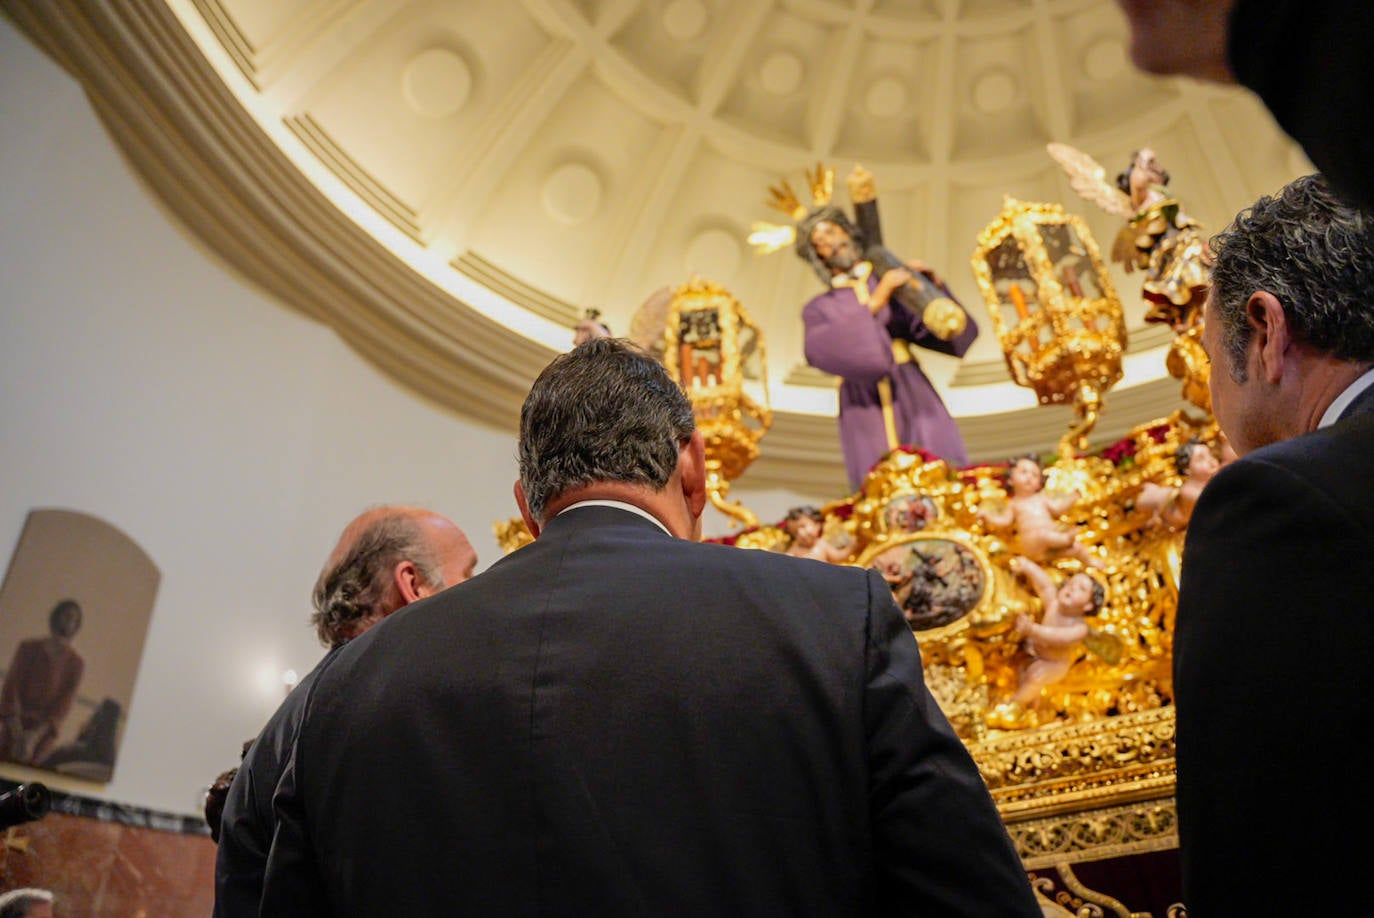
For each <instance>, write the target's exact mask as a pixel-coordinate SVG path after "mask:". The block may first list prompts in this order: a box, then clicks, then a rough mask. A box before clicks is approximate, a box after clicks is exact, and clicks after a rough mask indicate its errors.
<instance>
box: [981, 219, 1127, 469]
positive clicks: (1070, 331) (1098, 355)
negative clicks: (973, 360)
mask: <svg viewBox="0 0 1374 918" xmlns="http://www.w3.org/2000/svg"><path fill="white" fill-rule="evenodd" d="M972 261H973V273H974V276H975V277H976V278H977V281H978V287H979V289H981V290H982V292H983V298H984V300H986V302H987V304H988V311H989V312H991V313H992V322H993V326H994V328H995V329H996V331H997V338H998V341H999V342H1000V343H1001V345H1002V352H1003V353H1004V354H1005V355H1006V358H1007V366H1008V368H1010V370H1011V376H1012V379H1013V380H1015V381H1016V383H1017V384H1018V385H1021V386H1027V387H1029V388H1031V389H1033V390H1034V391H1035V395H1036V398H1037V399H1038V400H1039V402H1040V404H1042V405H1058V404H1063V403H1065V402H1072V404H1073V407H1074V413H1075V415H1076V416H1077V420H1076V421H1075V423H1074V424H1073V425H1071V426H1070V428H1069V432H1068V433H1066V434H1065V435H1064V437H1063V438H1062V439H1061V440H1060V443H1059V450H1060V455H1061V456H1064V457H1065V458H1069V457H1073V456H1075V455H1078V454H1079V453H1081V452H1082V451H1084V450H1086V449H1087V446H1088V440H1087V436H1088V433H1089V432H1090V431H1091V430H1092V429H1093V427H1094V425H1095V424H1096V423H1097V417H1098V414H1099V412H1100V411H1101V407H1102V395H1103V393H1105V392H1106V391H1107V390H1108V389H1110V388H1111V387H1112V386H1113V385H1115V384H1116V382H1117V381H1118V380H1120V379H1121V354H1122V352H1123V351H1124V350H1125V347H1126V322H1125V318H1124V316H1123V314H1122V310H1121V301H1120V300H1119V299H1117V296H1116V291H1115V290H1114V289H1113V288H1112V282H1111V278H1110V277H1109V276H1108V274H1107V269H1106V267H1105V266H1104V265H1103V263H1102V256H1101V254H1100V253H1099V252H1098V248H1097V243H1096V242H1094V241H1093V238H1092V236H1091V235H1090V234H1089V232H1088V227H1087V224H1085V223H1084V222H1083V220H1082V219H1080V218H1079V217H1075V216H1073V215H1071V214H1067V213H1065V212H1064V210H1063V208H1061V207H1059V206H1058V205H1057V204H1035V203H1026V202H1022V201H1016V200H1013V199H1012V198H1006V199H1005V201H1004V203H1003V205H1002V213H1001V214H1000V215H999V216H998V217H997V219H996V220H994V221H993V222H992V223H990V224H989V225H988V226H987V227H986V228H985V229H984V230H983V231H982V232H981V233H979V234H978V246H977V248H976V249H975V250H974V254H973V260H972Z"/></svg>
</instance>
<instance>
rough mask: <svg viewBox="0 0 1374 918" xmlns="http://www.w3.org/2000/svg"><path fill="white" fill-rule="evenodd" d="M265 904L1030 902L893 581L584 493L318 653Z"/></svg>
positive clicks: (838, 910)
mask: <svg viewBox="0 0 1374 918" xmlns="http://www.w3.org/2000/svg"><path fill="white" fill-rule="evenodd" d="M276 804H277V815H278V819H279V826H278V830H277V835H276V838H275V840H274V843H273V848H272V852H271V856H270V860H269V865H268V874H267V884H266V891H265V896H264V912H263V914H267V915H292V916H300V915H323V914H335V915H383V914H396V915H400V914H405V915H455V914H473V915H502V916H519V915H645V916H662V915H710V916H720V915H769V916H772V915H856V914H865V913H872V914H884V915H906V914H910V915H977V916H990V915H1027V916H1032V915H1034V916H1038V915H1039V914H1040V911H1039V909H1038V908H1037V906H1036V904H1035V900H1034V896H1033V894H1032V892H1031V891H1030V887H1029V884H1028V882H1027V879H1026V875H1025V873H1024V872H1023V870H1022V867H1021V864H1020V862H1019V860H1018V858H1017V857H1016V854H1015V852H1014V850H1013V848H1012V846H1011V844H1010V841H1009V839H1008V836H1007V834H1006V831H1005V829H1004V827H1003V825H1002V823H1001V821H1000V819H999V817H998V814H997V811H996V809H995V807H994V806H993V804H992V801H991V798H990V796H989V794H988V792H987V790H986V788H985V786H984V785H983V783H982V780H981V778H980V777H979V774H978V772H977V770H976V767H975V765H974V763H973V761H972V759H971V758H970V756H969V754H968V752H967V751H966V750H965V748H964V746H963V745H962V744H961V742H960V741H959V740H958V739H957V738H956V737H955V736H954V734H953V732H952V730H951V729H950V727H949V724H948V722H947V721H946V720H945V718H944V716H943V715H942V714H941V713H940V711H939V709H938V708H937V707H936V705H935V703H934V701H933V700H932V698H931V696H930V694H929V693H928V691H927V690H926V688H925V686H924V684H923V682H922V674H921V664H920V658H919V655H918V652H917V646H916V642H915V640H914V639H913V637H912V634H911V632H910V630H909V629H908V628H907V626H906V624H905V623H904V621H903V620H902V616H901V614H900V613H899V612H898V610H897V608H896V606H895V604H894V603H893V601H892V598H891V595H890V593H889V592H888V589H887V587H886V585H885V584H884V583H883V581H882V580H881V578H879V577H878V576H877V575H876V574H872V573H869V572H865V571H861V570H857V569H854V568H849V567H838V566H833V565H827V564H823V563H820V562H813V561H802V560H799V559H795V558H788V557H785V556H781V555H777V554H773V553H768V552H762V551H751V550H746V549H738V548H728V547H724V546H719V545H704V544H696V543H692V542H687V541H683V540H679V539H674V538H672V537H670V536H668V535H667V534H665V533H664V532H663V531H662V530H660V529H659V528H658V527H657V526H655V525H654V524H653V523H651V522H649V521H648V520H646V519H644V518H642V517H639V516H637V515H635V514H632V513H629V512H627V511H625V510H621V509H616V508H608V507H582V508H575V509H570V510H567V511H565V512H564V513H563V514H561V515H560V516H558V517H556V518H555V519H554V520H552V521H551V522H550V524H549V525H548V526H547V527H546V528H545V529H544V531H543V532H542V533H541V535H540V537H539V539H538V540H537V541H536V542H534V543H533V544H532V545H529V546H527V547H524V548H521V549H520V550H519V551H517V552H515V553H513V554H511V555H509V556H507V557H505V558H503V559H501V560H500V561H499V562H497V563H496V564H495V565H493V566H492V567H491V569H490V570H488V571H486V572H485V573H483V574H481V575H480V576H478V577H476V578H474V579H472V580H470V581H468V582H466V583H463V584H460V585H458V586H456V587H453V588H452V589H449V590H446V591H444V592H443V593H441V594H439V595H438V596H435V597H432V598H430V599H427V600H423V601H421V602H418V603H415V604H413V605H411V606H408V607H406V608H405V609H403V610H401V611H400V612H398V613H396V614H395V615H393V616H391V617H390V618H389V619H387V620H386V621H385V622H383V623H382V624H380V625H378V626H376V627H375V628H373V629H372V630H370V631H369V632H367V633H366V634H365V635H363V636H361V637H359V638H358V639H356V640H354V641H353V642H352V643H351V644H349V645H348V646H347V647H345V648H344V649H343V650H341V651H340V652H339V653H338V654H336V655H335V656H334V658H333V659H332V660H331V662H330V665H328V666H327V667H326V668H325V669H324V670H323V671H322V672H321V674H320V676H319V678H318V680H317V681H316V684H315V687H314V691H313V693H312V694H311V696H310V698H309V700H308V702H307V710H306V715H305V720H304V722H303V724H302V727H301V730H300V733H299V736H298V739H297V743H296V747H295V750H294V754H293V758H292V760H291V762H290V763H289V764H288V766H287V770H286V774H285V775H284V777H283V780H282V783H281V785H280V786H279V788H278V794H277V799H276Z"/></svg>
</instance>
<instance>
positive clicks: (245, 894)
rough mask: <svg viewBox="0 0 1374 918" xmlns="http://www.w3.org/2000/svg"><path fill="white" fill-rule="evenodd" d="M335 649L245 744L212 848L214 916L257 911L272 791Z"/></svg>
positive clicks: (271, 826)
mask: <svg viewBox="0 0 1374 918" xmlns="http://www.w3.org/2000/svg"><path fill="white" fill-rule="evenodd" d="M337 650H338V649H337V648H335V649H333V650H330V651H329V654H328V655H326V656H325V657H324V659H322V660H320V662H319V663H318V664H317V665H316V666H315V668H314V669H312V670H311V671H310V672H309V673H307V674H306V676H305V678H304V679H302V680H301V681H300V682H299V683H298V684H297V685H296V687H295V688H294V689H292V690H291V694H289V695H287V696H286V700H285V701H283V702H282V704H281V707H279V708H277V710H276V713H274V714H273V715H272V717H271V718H270V719H269V720H268V721H267V724H266V725H265V726H264V727H263V728H262V731H261V732H260V733H259V734H258V736H257V739H255V740H254V741H253V745H252V746H250V747H249V749H248V752H247V754H246V755H244V757H243V762H241V763H240V764H239V768H238V771H237V773H235V775H234V780H233V782H232V783H231V784H230V785H229V793H228V794H227V795H226V796H225V798H224V813H223V815H222V816H221V817H220V836H219V846H218V849H217V850H216V852H215V911H214V914H215V918H223V916H230V915H255V914H257V910H258V905H259V903H260V901H261V899H262V884H263V877H264V874H265V872H266V870H267V852H268V850H269V849H270V848H271V845H272V835H273V833H274V832H275V830H276V823H277V819H276V815H275V814H274V812H273V809H272V794H273V793H274V792H275V791H276V788H277V781H278V780H279V779H280V778H281V773H282V769H283V768H285V767H286V759H287V756H288V755H289V754H290V752H291V746H292V744H293V743H294V742H295V740H296V731H297V730H298V729H299V728H300V722H301V718H302V716H303V715H304V713H305V700H306V698H307V697H308V696H309V694H310V689H311V686H313V685H314V684H315V679H316V678H317V677H318V676H319V673H320V670H322V669H323V668H324V667H325V665H326V664H327V663H328V662H329V658H330V656H332V655H333V654H335V653H336V652H337Z"/></svg>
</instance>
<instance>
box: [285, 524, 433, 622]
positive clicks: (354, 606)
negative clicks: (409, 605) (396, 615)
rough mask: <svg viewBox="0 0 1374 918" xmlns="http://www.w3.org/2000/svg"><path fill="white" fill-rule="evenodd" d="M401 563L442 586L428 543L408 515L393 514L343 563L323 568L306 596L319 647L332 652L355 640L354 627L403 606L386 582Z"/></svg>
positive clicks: (354, 547) (358, 542) (356, 544)
mask: <svg viewBox="0 0 1374 918" xmlns="http://www.w3.org/2000/svg"><path fill="white" fill-rule="evenodd" d="M402 561H411V562H413V563H414V564H415V567H416V570H417V571H418V572H419V574H420V576H421V577H422V578H424V581H425V583H426V584H428V585H431V586H435V587H442V586H443V569H442V565H441V562H440V559H439V557H438V555H437V553H436V552H435V550H434V545H433V542H432V541H431V539H430V538H429V537H428V536H427V535H426V533H425V530H424V528H423V526H422V525H421V524H420V522H419V521H418V520H416V519H415V518H414V516H413V515H412V514H407V513H406V512H404V511H397V512H395V513H388V514H385V515H383V516H380V517H378V518H377V519H376V520H374V521H373V522H372V523H371V524H370V525H369V526H368V527H367V528H366V529H364V530H363V531H362V533H361V534H359V536H358V538H357V539H356V540H355V541H354V542H353V545H352V547H350V548H349V550H348V551H347V552H346V553H345V554H344V555H343V557H341V558H339V559H337V560H335V561H334V562H333V563H332V564H328V565H326V566H325V568H324V570H323V571H321V572H320V577H319V579H318V580H317V581H315V589H314V591H313V593H312V594H311V601H312V603H313V604H314V606H315V612H314V614H312V615H311V616H310V623H311V624H312V625H314V626H315V633H316V634H318V635H319V638H320V641H321V643H323V644H325V645H326V646H328V647H336V646H338V645H339V644H342V643H343V642H344V641H346V640H348V639H349V638H350V637H352V636H353V635H354V632H355V630H356V626H357V625H358V623H359V622H363V621H366V620H368V619H371V618H379V617H382V616H385V615H387V614H388V613H390V612H393V611H395V610H396V609H397V608H399V607H400V605H402V603H401V598H400V597H399V596H398V595H396V588H395V584H393V583H392V581H391V577H390V575H391V572H392V570H393V569H394V568H395V567H396V565H397V564H399V563H401V562H402Z"/></svg>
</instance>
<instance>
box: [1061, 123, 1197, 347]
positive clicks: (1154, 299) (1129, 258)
mask: <svg viewBox="0 0 1374 918" xmlns="http://www.w3.org/2000/svg"><path fill="white" fill-rule="evenodd" d="M1046 149H1048V150H1049V154H1050V156H1052V157H1053V158H1054V160H1055V162H1057V163H1059V166H1060V168H1062V169H1063V170H1064V173H1065V174H1066V175H1067V176H1068V177H1069V185H1070V186H1071V187H1072V188H1073V190H1074V191H1076V192H1078V193H1079V194H1080V195H1082V196H1083V197H1084V198H1086V199H1087V200H1089V201H1091V202H1093V203H1094V204H1096V205H1097V206H1098V207H1100V208H1102V209H1103V210H1105V211H1106V212H1107V213H1109V214H1114V215H1116V216H1118V217H1121V218H1123V219H1124V220H1125V221H1126V225H1125V226H1123V227H1122V228H1121V232H1120V233H1118V234H1117V237H1116V242H1115V243H1114V244H1113V246H1112V260H1113V261H1119V262H1121V263H1122V264H1123V265H1124V266H1125V268H1126V270H1127V272H1130V271H1133V270H1135V269H1137V268H1140V269H1144V271H1145V282H1144V284H1143V285H1142V286H1143V290H1142V295H1143V296H1144V297H1145V299H1146V301H1147V302H1148V303H1149V304H1150V306H1149V312H1147V314H1146V316H1145V320H1146V321H1147V322H1163V323H1167V324H1169V325H1172V326H1173V327H1174V329H1175V331H1182V330H1183V329H1184V328H1186V327H1188V326H1189V325H1191V324H1192V322H1193V321H1194V320H1195V319H1196V318H1197V315H1196V314H1197V313H1200V311H1201V307H1202V300H1203V298H1204V297H1205V295H1206V292H1207V283H1208V273H1209V270H1210V254H1209V251H1208V248H1207V239H1206V237H1205V236H1204V235H1203V228H1202V224H1200V223H1198V222H1197V221H1196V220H1194V219H1193V218H1192V217H1189V216H1188V215H1187V214H1185V213H1184V212H1183V208H1182V207H1181V206H1180V204H1179V202H1178V199H1177V198H1174V197H1171V196H1170V194H1169V188H1168V185H1169V173H1167V172H1165V171H1164V170H1163V169H1162V168H1160V165H1159V163H1158V162H1157V161H1156V160H1155V153H1154V151H1153V150H1151V149H1149V148H1148V147H1145V148H1142V149H1140V150H1137V151H1136V152H1135V154H1134V155H1133V156H1132V157H1131V164H1130V165H1129V166H1127V167H1126V169H1125V171H1123V172H1121V173H1120V174H1119V175H1118V176H1117V177H1116V183H1115V184H1112V183H1111V182H1109V181H1107V177H1106V176H1107V173H1106V170H1105V169H1104V168H1103V167H1102V166H1101V165H1100V164H1098V162H1097V161H1096V160H1094V159H1093V158H1092V157H1091V156H1089V155H1088V154H1086V153H1084V152H1083V151H1082V150H1078V149H1075V148H1074V147H1071V146H1069V145H1068V144H1063V143H1051V144H1049V145H1048V146H1047V148H1046Z"/></svg>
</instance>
